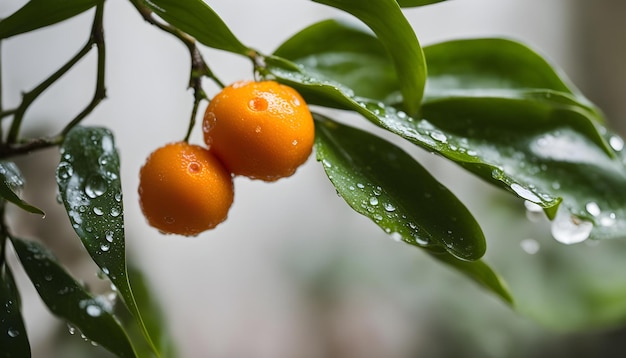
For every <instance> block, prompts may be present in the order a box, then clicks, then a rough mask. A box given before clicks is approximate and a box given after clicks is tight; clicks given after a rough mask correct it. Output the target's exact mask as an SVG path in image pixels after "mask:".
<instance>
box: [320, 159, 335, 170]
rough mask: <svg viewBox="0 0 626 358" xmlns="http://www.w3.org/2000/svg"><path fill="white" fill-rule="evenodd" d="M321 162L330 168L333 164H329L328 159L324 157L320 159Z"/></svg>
mask: <svg viewBox="0 0 626 358" xmlns="http://www.w3.org/2000/svg"><path fill="white" fill-rule="evenodd" d="M322 163H323V164H324V166H325V167H326V168H332V166H333V165H332V164H331V163H330V162H329V161H328V160H326V159H323V160H322Z"/></svg>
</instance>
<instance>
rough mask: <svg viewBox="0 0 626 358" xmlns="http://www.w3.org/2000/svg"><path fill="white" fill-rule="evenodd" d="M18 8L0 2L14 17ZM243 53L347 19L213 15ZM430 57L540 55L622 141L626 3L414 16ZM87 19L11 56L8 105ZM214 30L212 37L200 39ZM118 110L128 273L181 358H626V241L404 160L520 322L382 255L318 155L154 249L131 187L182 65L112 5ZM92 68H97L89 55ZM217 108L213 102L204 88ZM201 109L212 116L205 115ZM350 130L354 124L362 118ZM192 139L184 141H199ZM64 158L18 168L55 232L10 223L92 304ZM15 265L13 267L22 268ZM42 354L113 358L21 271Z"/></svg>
mask: <svg viewBox="0 0 626 358" xmlns="http://www.w3.org/2000/svg"><path fill="white" fill-rule="evenodd" d="M24 3H26V0H2V2H0V17H5V16H7V15H9V14H10V13H12V12H13V11H15V10H16V9H17V8H19V7H20V6H22V5H23V4H24ZM208 3H209V4H210V5H211V6H212V7H213V9H214V10H215V11H216V12H217V13H219V14H220V15H221V17H222V18H223V19H224V20H225V22H226V23H227V24H228V25H229V26H230V28H231V29H232V30H233V32H234V33H235V34H236V36H238V37H239V38H240V39H241V40H242V42H243V43H245V44H247V45H249V46H252V47H254V48H257V49H259V50H261V51H262V52H265V53H269V52H271V51H273V49H274V48H276V47H277V46H278V45H279V44H280V43H281V42H282V41H284V40H285V39H286V38H288V37H289V36H290V35H291V34H293V33H294V32H296V31H298V30H299V29H301V28H303V27H305V26H307V25H309V24H311V23H313V22H315V21H318V20H321V19H325V18H328V17H343V18H348V16H347V15H345V14H342V13H340V12H338V11H336V10H334V9H331V8H328V7H325V6H322V5H318V4H315V3H313V2H311V1H304V0H300V1H294V0H266V1H249V0H229V1H215V0H212V1H208ZM406 15H407V17H408V18H409V20H410V21H411V23H412V24H413V25H414V29H415V31H416V33H417V36H418V37H419V38H420V41H421V43H422V45H428V44H431V43H435V42H439V41H444V40H447V39H453V38H470V37H493V36H498V37H502V36H503V37H507V38H513V39H518V40H520V41H523V42H525V43H527V44H528V45H530V46H531V47H532V48H534V49H536V50H537V51H539V52H540V53H541V54H543V55H544V56H546V57H547V58H548V59H549V60H550V61H551V62H553V63H555V64H558V65H559V67H560V68H561V69H562V70H563V71H564V72H565V73H567V74H568V76H569V77H570V79H572V81H573V82H574V83H575V84H576V85H577V86H578V87H579V88H581V90H582V91H583V93H585V94H586V95H587V96H588V97H589V98H590V99H591V100H592V101H594V102H595V103H596V104H598V105H599V106H600V107H601V108H602V109H603V110H604V111H605V113H606V115H607V117H608V118H609V120H610V122H611V123H612V124H611V125H612V127H613V128H614V129H616V130H617V132H619V133H621V134H622V135H624V134H626V121H624V118H625V117H626V104H625V101H623V100H622V98H621V96H623V93H625V92H626V88H625V87H626V67H625V66H624V63H626V23H625V22H624V21H623V18H624V15H626V2H620V1H613V0H598V1H593V2H591V1H583V0H552V1H543V0H525V1H520V0H457V1H448V2H444V3H441V4H437V5H432V6H428V7H424V8H414V9H408V10H406ZM91 21H92V12H91V11H90V12H87V13H85V14H83V15H81V16H79V17H77V18H75V19H73V20H71V21H67V22H64V23H62V24H58V25H55V26H53V27H50V28H48V29H45V30H39V31H36V32H33V33H29V34H25V35H20V36H16V37H14V38H11V39H9V40H7V41H4V42H3V44H2V45H3V46H2V56H3V57H2V60H3V69H2V70H3V76H2V80H3V89H4V91H3V96H4V103H5V105H6V106H7V107H11V105H15V104H17V103H19V100H20V92H21V91H24V90H28V89H30V88H32V87H34V86H35V85H36V84H38V83H39V82H40V81H41V80H42V79H43V78H46V77H47V76H48V75H49V74H50V73H51V72H52V71H54V70H55V69H56V68H58V67H59V66H60V65H61V64H63V63H64V62H65V61H66V60H67V59H68V58H69V57H70V56H72V55H73V54H74V53H75V52H76V51H77V50H78V49H79V48H80V47H81V46H82V45H83V43H84V41H86V38H87V36H88V31H89V28H90V26H91ZM207 26H210V25H209V24H207ZM105 32H106V40H107V89H108V98H107V100H106V101H104V102H103V103H102V104H101V105H100V106H99V107H98V108H97V109H96V110H95V111H94V112H93V114H92V115H91V116H89V117H88V119H87V120H86V121H85V124H88V125H104V126H108V127H109V128H111V129H112V130H113V132H114V133H115V135H116V139H117V146H118V149H119V151H120V153H121V159H122V179H123V186H124V189H125V191H124V204H125V222H126V241H127V248H128V255H129V261H132V262H133V264H134V265H136V266H138V267H139V268H140V269H141V270H142V271H143V272H144V273H145V275H146V276H147V278H148V280H149V283H150V285H151V288H152V290H153V292H154V297H155V298H156V299H157V300H158V301H160V303H161V304H162V306H163V312H164V315H165V319H166V321H167V324H168V329H169V331H170V333H171V335H172V336H173V339H174V342H175V344H176V345H177V349H178V352H179V355H178V356H180V357H218V358H222V357H225V358H231V357H232V358H238V357H242V358H243V357H246V358H266V357H267V358H287V357H301V358H320V357H345V358H351V357H355V358H356V357H358V358H368V357H372V358H374V357H388V358H396V357H397V358H408V357H531V356H532V357H621V356H623V351H624V348H626V347H625V343H623V342H624V339H625V338H626V328H624V326H623V322H626V275H624V272H626V260H625V259H624V257H626V242H624V241H612V242H601V243H596V242H586V243H582V244H578V245H573V246H564V245H562V244H559V243H557V242H556V241H555V240H553V239H552V238H551V237H550V233H549V231H550V230H549V225H548V223H547V222H546V220H545V219H544V218H542V217H536V216H535V215H532V213H527V212H526V209H525V208H524V205H523V202H522V201H521V200H516V199H515V198H512V197H511V196H510V195H508V194H504V193H501V192H499V191H496V190H494V189H493V188H491V187H489V186H487V185H486V184H484V183H483V182H481V181H479V180H478V179H476V178H474V177H473V176H470V175H469V174H467V173H465V172H464V171H462V170H460V169H459V168H457V167H456V166H454V165H453V164H451V163H448V162H447V161H445V160H444V159H441V158H438V157H435V156H433V155H431V154H428V153H425V152H423V151H421V150H419V149H417V148H411V147H410V146H409V147H407V146H404V147H405V148H408V149H409V150H410V151H411V154H413V155H415V157H416V158H417V159H418V160H419V161H420V162H421V163H422V164H424V165H425V166H426V167H427V168H428V169H430V170H431V171H432V173H433V174H434V175H435V176H436V177H437V178H438V179H439V180H440V181H441V182H443V183H444V184H446V185H447V186H449V187H450V188H451V189H452V190H453V192H454V193H455V194H456V195H457V196H458V197H459V198H460V199H461V200H462V201H463V202H464V203H465V204H466V205H467V206H468V207H469V208H470V210H472V212H473V213H475V216H476V218H477V220H478V221H479V223H480V224H481V225H482V227H483V229H484V231H485V234H486V237H487V240H488V251H487V255H486V257H485V260H486V261H487V262H488V263H489V264H491V265H493V267H494V268H495V269H496V271H498V272H500V273H501V274H502V276H503V277H504V279H505V280H506V281H507V283H508V284H509V286H510V289H511V291H512V292H513V295H514V297H515V298H516V301H517V303H516V309H515V310H512V309H510V308H509V307H507V306H506V305H504V304H503V303H502V302H500V301H499V300H498V299H497V298H496V297H494V296H492V295H490V294H488V293H486V292H484V291H482V290H481V289H480V288H478V287H477V286H476V285H475V284H473V283H472V282H470V281H469V280H467V279H465V278H464V277H462V276H460V275H459V274H458V273H456V272H453V271H450V270H449V269H448V268H446V267H443V266H442V265H440V264H438V263H437V262H435V261H433V260H431V259H430V258H429V257H427V256H426V255H424V254H423V253H422V252H420V250H417V249H415V248H413V247H411V246H408V245H405V244H401V243H397V242H395V241H393V240H391V239H390V238H389V237H388V236H387V235H386V234H385V233H384V232H383V231H382V230H380V229H379V228H378V227H376V226H375V225H374V224H373V223H372V222H370V221H369V220H368V219H366V218H363V217H360V216H359V215H358V214H356V213H354V212H353V211H352V210H350V209H349V208H348V206H347V205H346V204H345V203H344V202H343V201H342V199H340V198H339V197H338V196H337V195H336V194H335V191H334V189H333V187H332V186H331V185H330V183H329V182H328V180H327V179H326V178H325V175H324V173H323V170H322V168H321V166H320V164H319V163H317V162H315V160H314V158H313V156H312V157H311V159H310V160H309V162H307V164H306V165H305V166H303V167H302V168H301V169H299V170H298V172H297V173H296V175H294V176H293V177H291V178H289V179H283V180H280V181H278V182H276V183H274V184H267V183H262V182H254V181H250V180H247V179H242V178H237V179H236V181H235V186H236V193H235V204H234V206H233V208H232V210H231V212H230V214H229V218H228V220H227V221H226V222H225V223H223V224H221V225H220V226H218V227H217V228H216V229H215V230H213V231H210V232H207V233H204V234H202V235H199V236H198V237H195V238H184V237H177V236H163V235H161V234H159V233H158V232H157V231H156V230H154V229H152V228H150V227H148V226H147V224H146V223H145V220H144V219H143V217H142V215H141V213H140V211H139V206H138V204H137V194H136V188H137V184H138V179H137V173H138V170H139V168H140V166H141V165H142V164H143V161H144V160H145V158H146V156H147V155H148V154H149V153H150V152H151V151H153V150H154V149H155V148H157V147H159V146H161V145H163V144H165V143H167V142H171V141H176V140H180V139H181V138H183V137H184V134H185V131H186V128H187V120H188V115H189V113H190V111H191V105H192V95H191V92H190V91H189V90H187V81H188V71H189V59H188V53H187V51H186V49H185V48H184V47H183V46H182V45H181V44H180V43H178V42H177V40H175V39H174V38H173V37H171V36H169V35H167V34H165V33H163V32H161V31H158V30H157V29H156V28H154V27H152V26H150V25H148V24H147V23H144V21H143V20H142V19H141V18H140V16H139V15H138V14H137V13H136V11H135V10H134V8H132V7H131V6H130V5H129V4H127V3H126V2H125V1H119V0H111V1H107V5H106V8H105ZM203 53H204V55H205V59H206V60H207V61H208V63H209V65H210V66H211V68H212V70H213V71H214V72H215V73H216V74H218V76H219V77H220V78H221V79H222V80H223V81H225V82H232V81H235V80H239V79H244V78H250V77H251V76H252V72H251V66H250V64H249V63H248V61H247V60H246V59H242V58H239V57H236V56H234V55H230V54H227V53H223V52H218V51H213V50H210V49H206V48H203ZM94 54H95V53H94ZM94 54H91V55H90V56H89V57H88V58H86V59H85V60H84V61H83V62H81V63H80V64H79V65H78V66H77V67H76V68H75V69H74V70H73V71H71V72H70V73H69V74H68V75H67V76H66V77H64V78H63V80H62V81H60V82H59V83H57V84H55V85H54V86H53V87H52V88H51V89H50V91H49V92H47V93H46V94H45V95H44V96H43V97H42V98H41V100H40V101H39V102H37V103H36V104H35V105H34V106H33V107H32V109H31V110H30V111H29V112H28V114H27V122H26V128H25V130H27V131H28V132H29V133H30V134H32V135H36V134H38V133H49V132H50V131H52V132H56V131H58V130H59V129H60V128H62V126H63V124H64V123H65V122H66V121H67V120H68V119H70V118H72V117H73V116H75V114H76V113H77V112H79V111H80V110H81V109H82V107H83V106H84V105H85V104H86V103H88V101H89V100H90V99H91V96H92V88H93V86H94V84H95V56H93V55H94ZM205 89H206V91H207V92H208V93H209V94H210V95H212V94H214V93H215V91H216V90H217V88H216V87H215V86H213V85H212V84H210V83H208V81H207V82H206V86H205ZM202 110H203V108H202ZM355 121H360V119H358V118H355ZM200 134H201V131H200V128H199V127H198V128H196V130H195V133H194V136H193V140H192V141H194V142H196V143H200V142H201V136H200ZM58 159H59V158H58V151H57V150H46V151H43V152H40V153H36V154H33V155H31V156H29V157H24V158H20V159H19V160H18V164H19V165H20V168H21V169H22V171H23V173H24V174H25V176H26V179H27V189H26V192H25V196H26V197H27V200H29V201H30V202H32V203H33V204H35V205H37V206H39V207H41V208H43V209H44V210H45V211H46V212H47V216H46V218H45V219H44V220H41V219H39V218H38V217H34V216H32V215H26V214H22V213H21V212H18V211H17V210H15V212H14V213H13V218H14V220H15V221H16V222H17V223H18V224H19V226H17V227H16V228H15V231H16V232H17V233H19V234H20V235H21V236H23V237H29V238H38V239H41V240H42V241H44V242H46V244H47V245H49V246H50V247H51V248H52V250H53V251H54V253H55V254H56V255H57V256H58V257H59V259H60V260H61V261H62V262H63V263H64V264H66V265H67V266H68V268H69V269H70V271H71V272H72V273H73V274H75V275H76V276H77V277H78V278H80V279H81V280H83V281H84V282H85V283H86V284H88V285H89V286H90V287H93V288H94V290H96V291H97V292H101V293H103V294H106V293H108V292H110V288H109V286H108V284H107V282H105V281H104V280H102V279H100V278H98V276H97V274H96V273H97V272H98V269H97V267H95V266H94V265H93V264H92V263H90V261H89V259H88V257H87V255H86V253H85V251H84V249H82V247H81V246H80V244H79V241H78V239H77V238H76V237H75V234H74V233H73V232H72V230H71V227H70V225H69V223H68V220H67V217H66V214H65V212H64V211H63V208H62V206H61V205H59V204H57V202H56V200H55V196H56V195H55V190H56V184H55V182H54V170H55V167H56V164H57V163H58ZM11 260H12V261H15V259H14V257H12V258H11ZM13 263H14V265H13V266H12V267H14V268H16V270H15V271H17V272H16V275H17V276H18V278H19V287H20V290H21V292H22V298H23V304H22V305H23V312H24V315H25V317H26V325H27V328H28V331H29V335H30V339H31V344H32V346H33V357H85V356H90V357H95V356H102V357H108V356H109V354H108V353H107V352H105V351H104V350H102V349H98V348H95V349H94V348H92V347H91V345H90V344H89V343H87V342H84V341H83V340H82V339H81V338H80V337H78V336H76V335H71V334H70V333H69V332H68V328H67V325H66V324H65V323H64V322H60V321H58V320H57V319H55V318H54V317H53V316H51V315H50V313H48V311H47V310H46V308H45V307H44V306H43V304H42V303H41V301H40V300H39V298H38V296H37V294H36V291H35V290H34V289H33V288H32V286H30V283H29V281H28V280H27V279H26V276H25V274H24V273H23V272H22V271H20V270H17V268H18V267H19V265H17V264H15V262H13Z"/></svg>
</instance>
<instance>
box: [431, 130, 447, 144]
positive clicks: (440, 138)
mask: <svg viewBox="0 0 626 358" xmlns="http://www.w3.org/2000/svg"><path fill="white" fill-rule="evenodd" d="M430 136H431V137H432V138H433V139H434V140H436V141H437V142H441V143H447V142H448V138H447V137H446V135H445V134H443V133H441V132H432V133H430Z"/></svg>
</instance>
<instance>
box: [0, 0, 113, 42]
mask: <svg viewBox="0 0 626 358" xmlns="http://www.w3.org/2000/svg"><path fill="white" fill-rule="evenodd" d="M103 2H104V0H30V1H29V2H27V3H26V4H25V5H24V6H22V7H21V8H20V9H19V10H17V11H16V12H14V13H13V14H11V15H10V16H9V17H7V18H5V19H3V20H2V21H0V39H4V38H7V37H11V36H15V35H19V34H22V33H25V32H29V31H33V30H37V29H39V28H42V27H45V26H48V25H52V24H56V23H57V22H61V21H63V20H67V19H69V18H71V17H73V16H76V15H78V14H80V13H82V12H83V11H85V10H89V9H90V8H92V7H94V6H96V5H99V4H102V3H103Z"/></svg>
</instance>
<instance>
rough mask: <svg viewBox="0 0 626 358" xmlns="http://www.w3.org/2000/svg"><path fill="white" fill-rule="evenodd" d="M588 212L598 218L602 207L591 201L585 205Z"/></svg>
mask: <svg viewBox="0 0 626 358" xmlns="http://www.w3.org/2000/svg"><path fill="white" fill-rule="evenodd" d="M585 209H586V210H587V212H588V213H589V214H591V215H593V216H598V215H600V213H601V210H600V207H599V206H598V204H597V203H595V202H593V201H590V202H588V203H587V204H586V205H585Z"/></svg>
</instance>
